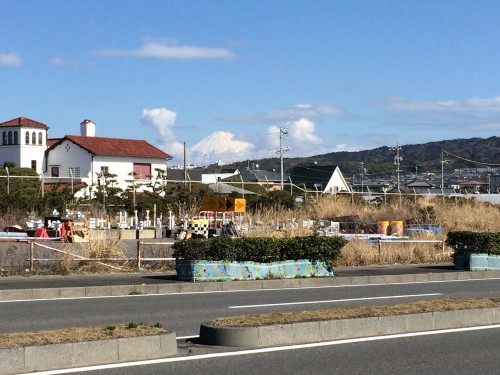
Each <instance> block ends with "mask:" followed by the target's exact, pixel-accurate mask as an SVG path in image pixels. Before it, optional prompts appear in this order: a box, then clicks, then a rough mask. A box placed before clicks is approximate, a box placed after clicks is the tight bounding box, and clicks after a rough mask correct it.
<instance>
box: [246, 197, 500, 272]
mask: <svg viewBox="0 0 500 375" xmlns="http://www.w3.org/2000/svg"><path fill="white" fill-rule="evenodd" d="M247 218H249V220H250V221H251V222H252V223H253V224H255V223H259V224H260V226H259V230H258V231H256V232H255V235H258V236H279V237H286V236H293V235H304V234H308V233H311V232H312V231H308V230H302V231H300V229H301V228H302V226H301V225H302V222H303V221H307V220H338V219H339V218H340V219H342V221H343V222H349V221H352V222H355V223H356V224H358V225H357V226H356V228H358V229H359V230H360V231H361V230H363V231H365V233H367V232H366V230H368V231H376V224H377V222H379V221H382V220H384V221H392V220H398V221H403V223H404V226H408V225H414V224H416V225H423V224H427V225H434V226H438V227H440V228H442V229H443V234H442V235H441V236H438V235H435V236H432V237H431V238H429V237H427V238H426V239H435V240H443V239H445V238H446V233H447V232H448V231H455V230H471V231H491V232H500V208H499V207H498V206H495V205H491V204H488V203H483V202H477V201H475V200H474V199H460V198H444V199H443V197H438V198H435V199H432V200H428V199H425V198H422V197H417V196H411V195H410V196H392V197H390V198H389V199H386V200H384V201H382V202H378V203H377V204H370V203H367V202H365V201H362V200H361V199H353V197H351V196H350V195H336V196H322V197H318V199H316V200H314V201H312V202H308V203H306V204H304V205H302V207H301V208H300V209H297V210H283V211H279V210H276V209H270V210H266V209H263V210H260V211H258V212H256V213H254V214H251V215H247ZM291 222H295V223H297V224H298V228H293V227H291V226H289V225H288V223H291ZM277 223H284V224H285V225H283V226H282V227H281V230H279V231H278V230H276V229H277V226H276V224H277ZM292 228H293V229H292ZM251 235H253V234H251ZM442 246H443V245H442V243H439V242H437V243H422V242H420V243H393V244H392V243H391V244H388V243H383V244H382V247H381V248H379V246H378V244H376V243H368V242H366V241H362V240H351V241H350V242H349V243H348V244H347V245H346V246H345V247H344V249H343V250H342V256H341V257H340V258H339V259H338V260H337V262H336V265H337V266H359V265H368V264H391V263H440V262H449V261H451V249H449V248H444V249H443V247H442Z"/></svg>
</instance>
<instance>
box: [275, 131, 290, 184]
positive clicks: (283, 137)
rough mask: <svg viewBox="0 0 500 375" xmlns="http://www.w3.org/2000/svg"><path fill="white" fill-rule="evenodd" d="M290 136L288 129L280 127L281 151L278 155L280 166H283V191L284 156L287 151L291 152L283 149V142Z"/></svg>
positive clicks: (285, 148)
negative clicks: (286, 136)
mask: <svg viewBox="0 0 500 375" xmlns="http://www.w3.org/2000/svg"><path fill="white" fill-rule="evenodd" d="M287 134H288V129H286V128H282V127H280V149H279V150H278V153H279V154H280V164H281V190H283V154H284V153H285V152H286V151H289V149H288V148H287V147H283V141H284V139H285V135H287Z"/></svg>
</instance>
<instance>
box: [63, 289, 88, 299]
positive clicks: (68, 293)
mask: <svg viewBox="0 0 500 375" xmlns="http://www.w3.org/2000/svg"><path fill="white" fill-rule="evenodd" d="M85 296H86V294H85V287H84V286H82V287H74V288H59V298H78V297H85Z"/></svg>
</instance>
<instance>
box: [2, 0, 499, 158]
mask: <svg viewBox="0 0 500 375" xmlns="http://www.w3.org/2000/svg"><path fill="white" fill-rule="evenodd" d="M499 14H500V2H499V1H495V0H492V1H486V0H484V1H482V0H476V1H461V0H453V1H452V0H450V1H445V0H441V1H439V0H435V1H426V0H405V1H401V0H399V1H396V0H394V1H392V0H372V1H371V0H364V1H358V0H342V1H341V0H314V1H307V0H287V1H285V0H267V1H264V0H254V1H243V0H231V1H230V0H227V1H221V0H211V1H206V0H178V1H174V0H147V1H139V0H136V1H133V0H128V1H124V0H106V1H101V0H99V1H94V0H85V1H76V0H64V1H63V0H57V1H55V0H44V1H38V0H8V1H6V0H0V122H2V121H7V120H10V119H12V118H16V117H20V116H24V117H29V118H32V119H34V120H37V121H41V122H43V123H45V124H47V125H49V127H50V129H49V137H52V138H56V137H61V136H63V135H66V134H79V123H80V122H81V121H83V120H84V119H91V120H93V121H94V122H95V123H96V125H97V130H96V133H97V135H98V136H103V137H118V138H133V139H146V140H147V141H149V142H150V143H152V144H154V145H156V146H158V147H160V148H162V149H163V150H165V151H166V152H168V153H170V154H172V155H173V156H174V160H173V161H172V162H171V163H172V164H182V163H183V143H184V142H185V143H186V145H187V150H188V151H187V152H188V162H189V163H198V164H204V165H206V164H209V163H211V162H214V161H216V160H222V161H225V162H228V161H236V160H245V159H256V160H258V159H260V158H264V157H275V156H277V153H276V150H277V149H278V147H279V128H280V127H284V128H286V129H288V134H287V137H286V139H285V140H284V143H283V146H285V147H287V148H289V149H290V151H289V152H288V153H287V154H286V156H290V157H294V156H311V155H317V154H323V153H327V152H332V151H341V150H347V151H356V150H365V149H371V148H376V147H380V146H395V145H396V144H397V143H399V144H400V145H405V144H416V143H425V142H431V141H440V140H445V139H457V138H472V137H483V138H486V137H490V136H495V135H498V130H499V129H500V68H499V67H500V49H499V48H498V46H500V24H499V23H498V15H499Z"/></svg>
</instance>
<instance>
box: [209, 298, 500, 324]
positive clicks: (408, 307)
mask: <svg viewBox="0 0 500 375" xmlns="http://www.w3.org/2000/svg"><path fill="white" fill-rule="evenodd" d="M491 307H500V298H443V299H432V300H425V301H419V302H414V303H407V304H400V305H389V306H363V307H350V308H338V309H329V310H312V311H300V312H287V313H273V314H260V315H239V316H233V317H228V318H218V319H215V320H212V321H211V322H210V325H212V326H218V327H260V326H268V325H274V324H290V323H300V322H314V321H320V320H336V319H355V318H369V317H379V316H391V315H405V314H418V313H426V312H438V311H452V310H470V309H481V308H491Z"/></svg>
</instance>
